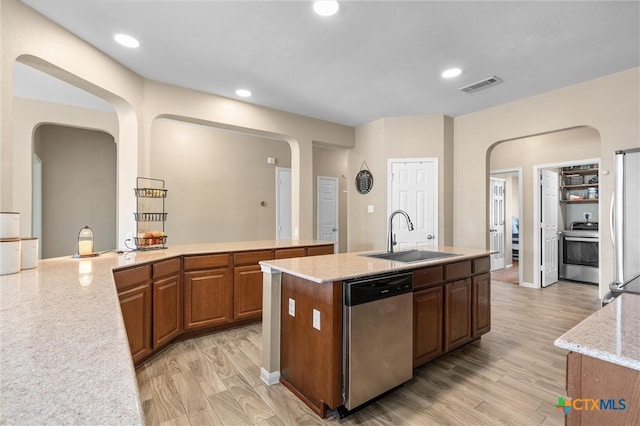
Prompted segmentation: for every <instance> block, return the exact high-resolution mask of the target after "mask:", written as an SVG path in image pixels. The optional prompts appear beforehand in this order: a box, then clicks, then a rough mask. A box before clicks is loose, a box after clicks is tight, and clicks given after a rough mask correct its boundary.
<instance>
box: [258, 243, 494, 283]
mask: <svg viewBox="0 0 640 426" xmlns="http://www.w3.org/2000/svg"><path fill="white" fill-rule="evenodd" d="M399 251H400V250H399ZM429 251H439V252H445V253H453V254H456V256H450V257H444V258H439V259H433V260H425V261H420V262H411V263H406V262H398V261H393V260H385V259H377V258H373V257H367V256H363V255H364V254H367V253H380V251H379V250H378V251H363V252H354V253H339V254H328V255H324V256H313V257H303V258H294V259H279V260H263V261H262V262H260V265H262V266H263V269H264V268H271V269H275V270H278V271H281V272H284V273H287V274H290V275H295V276H297V277H300V278H304V279H306V280H309V281H313V282H317V283H327V282H333V281H342V280H345V279H350V278H357V277H363V276H368V275H377V274H384V273H387V272H395V271H403V270H409V269H417V268H420V267H425V266H433V265H439V264H443V263H451V262H457V261H460V260H466V259H473V258H477V257H482V256H488V255H490V254H491V253H493V252H492V251H490V250H485V249H471V248H462V247H449V246H438V247H437V248H429Z"/></svg>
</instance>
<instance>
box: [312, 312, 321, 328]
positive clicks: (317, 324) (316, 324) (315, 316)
mask: <svg viewBox="0 0 640 426" xmlns="http://www.w3.org/2000/svg"><path fill="white" fill-rule="evenodd" d="M313 328H315V329H316V330H320V311H319V310H317V309H314V310H313Z"/></svg>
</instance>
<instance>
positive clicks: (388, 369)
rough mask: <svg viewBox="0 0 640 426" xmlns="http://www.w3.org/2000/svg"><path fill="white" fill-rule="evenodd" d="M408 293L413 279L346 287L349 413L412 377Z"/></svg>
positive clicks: (355, 282)
mask: <svg viewBox="0 0 640 426" xmlns="http://www.w3.org/2000/svg"><path fill="white" fill-rule="evenodd" d="M412 290H413V279H412V274H411V273H403V274H394V275H385V276H377V277H368V278H365V279H355V280H352V281H345V282H344V290H343V291H344V323H343V324H344V325H343V327H344V330H343V331H344V333H343V337H344V358H343V367H344V379H343V381H344V401H345V402H344V406H345V408H346V409H347V410H353V409H354V408H357V407H358V406H360V405H362V404H364V403H366V402H368V401H370V400H371V399H374V398H375V397H377V396H379V395H381V394H383V393H385V392H387V391H389V390H391V389H393V388H395V387H397V386H399V385H401V384H402V383H404V382H406V381H408V380H410V379H411V378H412V377H413V292H412ZM343 413H344V411H343ZM343 413H341V415H343Z"/></svg>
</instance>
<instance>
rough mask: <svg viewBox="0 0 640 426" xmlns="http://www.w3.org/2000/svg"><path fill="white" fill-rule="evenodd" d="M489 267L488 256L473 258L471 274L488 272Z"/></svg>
mask: <svg viewBox="0 0 640 426" xmlns="http://www.w3.org/2000/svg"><path fill="white" fill-rule="evenodd" d="M490 269H491V260H490V259H489V256H486V257H481V258H479V259H473V274H474V275H476V274H482V273H484V272H489V270H490Z"/></svg>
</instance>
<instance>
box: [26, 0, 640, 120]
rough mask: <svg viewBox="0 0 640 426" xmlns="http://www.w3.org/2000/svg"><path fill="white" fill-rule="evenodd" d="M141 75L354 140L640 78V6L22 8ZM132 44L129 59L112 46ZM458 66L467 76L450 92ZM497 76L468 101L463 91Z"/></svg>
mask: <svg viewBox="0 0 640 426" xmlns="http://www.w3.org/2000/svg"><path fill="white" fill-rule="evenodd" d="M23 2H24V3H26V4H27V5H29V6H31V7H33V8H34V9H36V10H37V11H39V12H40V13H42V14H44V15H45V16H47V17H49V18H50V19H52V20H53V21H55V22H57V23H58V24H60V25H61V26H63V27H65V28H67V29H68V30H69V31H71V32H73V33H75V34H76V35H77V36H79V37H80V38H82V39H84V40H86V41H87V42H89V43H90V44H92V45H94V46H95V47H97V48H98V49H100V50H101V51H103V52H105V53H106V54H107V55H109V56H111V57H112V58H114V59H115V60H116V61H118V62H120V63H122V64H124V65H125V66H127V67H128V68H130V69H132V70H134V71H135V72H137V73H139V74H140V75H142V76H144V77H146V78H150V79H154V80H159V81H163V82H167V83H172V84H176V85H179V86H183V87H188V88H192V89H196V90H201V91H205V92H210V93H214V94H217V95H222V96H226V97H231V98H236V95H235V93H234V91H235V90H236V89H237V88H239V87H243V88H248V89H250V90H251V91H252V92H253V97H251V98H249V100H248V102H252V103H256V104H259V105H264V106H268V107H272V108H277V109H281V110H285V111H290V112H294V113H298V114H302V115H306V116H310V117H316V118H320V119H325V120H329V121H333V122H337V123H343V124H347V125H351V126H355V125H359V124H362V123H366V122H369V121H372V120H375V119H377V118H380V117H389V116H403V115H419V114H446V115H450V116H457V115H461V114H466V113H470V112H474V111H478V110H481V109H484V108H488V107H491V106H495V105H500V104H503V103H506V102H509V101H513V100H516V99H520V98H524V97H528V96H533V95H536V94H539V93H543V92H547V91H550V90H554V89H557V88H560V87H564V86H567V85H571V84H575V83H579V82H582V81H586V80H591V79H594V78H597V77H601V76H605V75H609V74H613V73H615V72H618V71H622V70H626V69H630V68H633V67H637V66H639V65H640V2H639V1H609V2H605V1H492V2H489V1H466V2H462V1H446V2H445V1H342V2H341V8H340V11H339V12H338V14H337V15H335V16H333V17H331V18H323V17H319V16H317V15H315V14H314V13H313V11H312V7H311V3H312V2H311V1H309V0H297V1H266V0H262V1H207V0H199V1H184V0H183V1H178V0H164V1H160V0H137V1H133V0H118V1H113V0H92V1H87V0H57V1H51V0H23ZM117 32H125V33H128V34H131V35H133V36H135V37H137V38H138V39H139V40H140V42H141V47H140V48H139V49H136V50H132V49H127V48H123V47H121V46H119V45H117V44H116V43H115V42H114V41H113V35H114V34H115V33H117ZM451 66H458V67H460V68H462V70H463V73H462V75H460V76H459V77H457V78H454V79H452V80H443V79H442V78H441V77H440V73H441V72H442V71H443V70H444V69H445V68H448V67H451ZM492 75H496V76H498V77H500V78H501V79H503V80H504V83H502V84H500V85H497V86H494V87H492V88H489V89H485V90H482V91H479V92H476V93H473V94H466V93H463V92H460V91H458V90H457V89H458V88H459V87H461V86H464V85H467V84H470V83H474V82H476V81H478V80H481V79H484V78H486V77H490V76H492Z"/></svg>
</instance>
